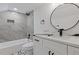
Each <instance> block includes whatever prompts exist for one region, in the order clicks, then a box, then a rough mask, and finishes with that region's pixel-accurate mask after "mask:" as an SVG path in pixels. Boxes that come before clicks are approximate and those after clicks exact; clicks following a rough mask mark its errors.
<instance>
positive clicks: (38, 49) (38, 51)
mask: <svg viewBox="0 0 79 59" xmlns="http://www.w3.org/2000/svg"><path fill="white" fill-rule="evenodd" d="M33 43H34V46H33V49H34V55H42V39H41V38H38V37H33Z"/></svg>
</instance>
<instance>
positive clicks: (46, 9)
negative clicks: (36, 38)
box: [34, 3, 79, 35]
mask: <svg viewBox="0 0 79 59" xmlns="http://www.w3.org/2000/svg"><path fill="white" fill-rule="evenodd" d="M59 4H61V3H53V4H52V3H50V4H44V5H42V6H40V7H38V8H37V9H36V10H35V13H34V15H35V17H34V34H47V33H51V34H56V35H58V34H59V33H58V32H57V30H55V29H54V28H53V27H52V26H51V24H50V15H51V12H52V11H53V10H54V8H56V7H57V6H58V5H59ZM77 5H79V4H77ZM42 19H44V20H45V24H43V25H42V24H40V21H41V20H42ZM75 33H79V24H78V25H77V26H76V27H74V28H73V29H71V30H68V31H65V32H64V34H65V35H70V34H75Z"/></svg>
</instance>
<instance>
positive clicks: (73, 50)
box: [68, 46, 79, 55]
mask: <svg viewBox="0 0 79 59" xmlns="http://www.w3.org/2000/svg"><path fill="white" fill-rule="evenodd" d="M68 55H79V48H75V47H72V46H68Z"/></svg>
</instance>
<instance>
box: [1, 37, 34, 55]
mask: <svg viewBox="0 0 79 59" xmlns="http://www.w3.org/2000/svg"><path fill="white" fill-rule="evenodd" d="M29 46H33V42H32V41H31V40H28V39H27V38H25V39H19V40H14V41H8V42H3V43H0V55H13V54H15V53H17V51H19V49H21V48H22V47H29Z"/></svg>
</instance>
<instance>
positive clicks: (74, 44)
mask: <svg viewBox="0 0 79 59" xmlns="http://www.w3.org/2000/svg"><path fill="white" fill-rule="evenodd" d="M33 42H34V47H33V48H34V55H79V37H74V36H63V37H60V36H46V35H35V36H34V37H33Z"/></svg>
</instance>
